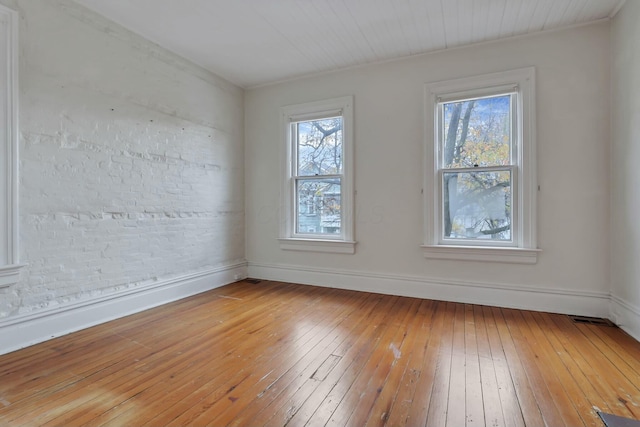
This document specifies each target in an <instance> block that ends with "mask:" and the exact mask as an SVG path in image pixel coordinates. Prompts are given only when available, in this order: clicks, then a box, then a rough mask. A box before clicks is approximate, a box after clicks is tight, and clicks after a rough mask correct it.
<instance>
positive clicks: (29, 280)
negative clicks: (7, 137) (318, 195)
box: [0, 0, 245, 352]
mask: <svg viewBox="0 0 640 427" xmlns="http://www.w3.org/2000/svg"><path fill="white" fill-rule="evenodd" d="M0 2H1V3H2V4H4V5H6V6H8V7H11V8H13V9H16V10H18V11H19V13H20V20H21V23H20V34H19V39H20V64H19V65H20V115H19V120H20V131H21V136H20V227H21V230H20V246H21V250H20V254H21V256H20V258H21V262H22V263H25V264H26V265H27V266H26V267H25V270H24V272H23V274H22V277H21V280H20V282H19V283H18V284H17V285H15V286H13V287H11V288H10V289H8V290H6V291H4V293H3V294H2V295H0V332H2V330H1V329H2V327H3V325H4V326H7V325H13V324H15V321H14V320H13V319H17V318H25V316H31V318H33V316H34V315H37V314H38V313H41V312H47V311H51V310H52V309H56V308H59V307H64V306H68V305H69V304H77V303H79V302H82V301H87V300H94V299H96V298H105V297H109V296H116V295H119V294H122V293H123V292H125V291H126V292H129V293H131V292H132V291H134V290H135V289H136V288H137V287H144V286H147V287H148V286H149V285H152V284H154V283H172V284H173V285H175V284H176V280H177V279H176V278H183V279H185V280H186V279H187V278H191V279H193V278H194V277H204V276H202V275H200V273H201V272H203V271H209V272H214V271H222V270H224V269H225V268H227V267H229V268H232V267H237V266H238V265H240V266H242V265H243V264H242V263H243V262H244V252H245V250H244V234H245V233H244V189H243V188H244V171H243V166H244V163H243V162H244V160H243V155H244V148H243V140H244V134H243V131H244V130H243V126H244V125H243V114H244V112H243V91H242V89H240V88H238V87H236V86H234V85H232V84H230V83H228V82H226V81H224V80H223V79H221V78H218V77H216V76H214V75H212V74H210V73H209V72H206V71H204V70H203V69H201V68H199V67H197V66H195V65H193V64H191V63H189V62H187V61H185V60H183V59H181V58H179V57H177V56H176V55H174V54H172V53H169V52H168V51H166V50H164V49H162V48H160V47H158V46H156V45H154V44H152V43H150V42H148V41H146V40H144V39H142V38H141V37H139V36H136V35H134V34H132V33H130V32H128V31H125V30H124V29H122V28H121V27H119V26H116V25H115V24H113V23H111V22H109V21H107V20H106V19H103V18H101V17H99V16H98V15H96V14H94V13H93V12H90V11H88V10H87V9H85V8H83V7H81V6H79V5H77V4H76V3H74V2H72V1H69V0H0ZM232 280H233V277H232V278H231V281H232ZM209 285H212V284H211V283H209V284H206V283H205V284H204V285H203V286H205V287H206V286H209ZM179 295H180V292H179V291H176V293H175V296H176V297H178V296H179ZM116 315H117V309H116V311H115V312H114V313H113V314H112V317H113V316H116ZM2 322H4V323H2ZM12 322H13V323H12ZM7 327H8V326H7ZM14 335H15V333H14ZM0 338H3V336H2V334H0ZM0 347H2V346H1V345H0ZM1 350H2V348H0V352H2V351H1Z"/></svg>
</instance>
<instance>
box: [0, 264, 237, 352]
mask: <svg viewBox="0 0 640 427" xmlns="http://www.w3.org/2000/svg"><path fill="white" fill-rule="evenodd" d="M246 277H247V264H246V262H240V263H235V264H230V265H224V266H221V267H216V268H211V269H207V270H202V271H199V272H195V273H190V274H184V275H181V276H176V277H172V278H169V279H165V280H158V281H156V282H153V283H151V284H148V285H143V286H138V287H135V288H130V289H125V290H123V291H121V292H116V293H113V294H109V295H103V296H100V297H98V298H92V299H89V300H83V301H79V302H75V303H72V304H66V305H62V306H57V307H55V308H52V309H45V310H41V311H38V312H35V313H29V314H26V315H21V316H13V317H9V318H7V319H2V320H0V343H2V344H1V347H0V354H5V353H9V352H11V351H14V350H18V349H21V348H24V347H28V346H30V345H33V344H37V343H40V342H43V341H47V340H49V339H51V338H55V337H59V336H62V335H66V334H69V333H71V332H75V331H79V330H81V329H85V328H88V327H91V326H95V325H98V324H100V323H105V322H108V321H110V320H114V319H118V318H121V317H124V316H128V315H130V314H134V313H138V312H141V311H144V310H148V309H150V308H153V307H157V306H160V305H163V304H167V303H170V302H173V301H177V300H180V299H182V298H186V297H189V296H192V295H195V294H199V293H201V292H206V291H209V290H212V289H215V288H219V287H221V286H224V285H227V284H229V283H233V282H236V281H238V280H240V279H244V278H246Z"/></svg>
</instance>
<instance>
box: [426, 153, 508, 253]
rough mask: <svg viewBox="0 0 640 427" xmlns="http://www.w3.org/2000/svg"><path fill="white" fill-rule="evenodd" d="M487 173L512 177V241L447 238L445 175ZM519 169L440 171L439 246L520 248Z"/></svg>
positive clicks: (493, 167) (478, 168) (491, 168)
mask: <svg viewBox="0 0 640 427" xmlns="http://www.w3.org/2000/svg"><path fill="white" fill-rule="evenodd" d="M486 172H509V176H510V183H509V186H510V194H511V197H510V208H511V209H510V210H511V212H510V236H511V237H510V239H508V240H507V239H505V240H492V239H464V238H451V237H447V236H445V190H444V186H445V175H446V174H450V175H461V174H471V173H486ZM517 177H518V167H517V166H516V165H509V166H492V167H476V168H460V169H440V170H439V171H438V203H439V209H438V218H437V224H438V244H440V245H448V246H489V247H495V246H498V247H514V246H518V230H519V219H518V218H519V205H518V202H517V201H518V197H519V194H518V179H517Z"/></svg>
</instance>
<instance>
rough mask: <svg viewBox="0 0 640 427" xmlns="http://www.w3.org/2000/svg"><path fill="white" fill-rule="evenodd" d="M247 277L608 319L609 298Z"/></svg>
mask: <svg viewBox="0 0 640 427" xmlns="http://www.w3.org/2000/svg"><path fill="white" fill-rule="evenodd" d="M248 273H249V277H254V278H259V279H264V280H277V281H283V282H292V283H300V284H304V285H315V286H324V287H331V288H339V289H349V290H355V291H365V292H374V293H380V294H389V295H401V296H408V297H415V298H426V299H434V300H440V301H452V302H462V303H468V304H480V305H491V306H496V307H506V308H518V309H524V310H533V311H545V312H551V313H561V314H577V315H582V316H593V317H607V318H608V317H609V293H608V292H585V291H574V290H569V289H555V288H542V287H541V288H537V287H535V288H534V287H530V286H529V287H528V286H519V285H508V284H494V283H481V282H465V281H459V280H450V279H443V278H426V277H418V276H398V275H388V274H376V273H371V272H363V271H351V270H333V269H320V268H309V267H306V266H294V265H275V264H262V263H252V262H249V269H248Z"/></svg>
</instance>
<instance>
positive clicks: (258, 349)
mask: <svg viewBox="0 0 640 427" xmlns="http://www.w3.org/2000/svg"><path fill="white" fill-rule="evenodd" d="M639 404H640V343H638V342H636V341H635V340H633V339H632V338H631V337H629V336H628V335H626V334H625V333H624V332H623V331H621V330H620V329H618V328H616V327H606V326H595V325H589V324H578V323H573V322H572V321H571V320H570V318H569V317H568V316H564V315H557V314H548V313H538V312H530V311H521V310H510V309H500V308H493V307H485V306H476V305H469V304H457V303H448V302H438V301H431V300H420V299H415V298H405V297H397V296H386V295H377V294H369V293H358V292H351V291H344V290H336V289H327V288H317V287H311V286H301V285H293V284H286V283H277V282H269V281H262V282H260V283H258V284H252V283H248V282H239V283H235V284H232V285H229V286H226V287H223V288H219V289H216V290H214V291H211V292H207V293H204V294H201V295H198V296H195V297H192V298H188V299H185V300H182V301H178V302H176V303H172V304H169V305H165V306H163V307H159V308H156V309H153V310H149V311H146V312H143V313H139V314H136V315H133V316H129V317H127V318H123V319H119V320H116V321H113V322H110V323H107V324H103V325H100V326H96V327H93V328H90V329H86V330H83V331H80V332H77V333H74V334H71V335H68V336H65V337H62V338H58V339H55V340H51V341H48V342H46V343H43V344H39V345H36V346H33V347H30V348H27V349H23V350H20V351H17V352H14V353H10V354H7V355H4V356H0V425H2V426H25V425H26V426H86V425H89V426H103V425H104V426H180V425H187V426H199V425H213V426H223V425H232V426H258V425H268V426H284V425H287V426H303V425H309V426H322V425H327V426H344V425H353V426H364V425H367V426H382V425H389V426H405V425H406V426H423V425H426V426H464V425H466V426H545V425H546V426H553V427H555V426H583V425H585V426H602V422H601V421H599V419H598V417H597V415H596V412H595V411H596V409H594V408H599V409H600V410H602V411H604V412H609V413H613V414H616V415H620V416H623V417H629V418H636V419H638V418H640V406H639Z"/></svg>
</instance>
